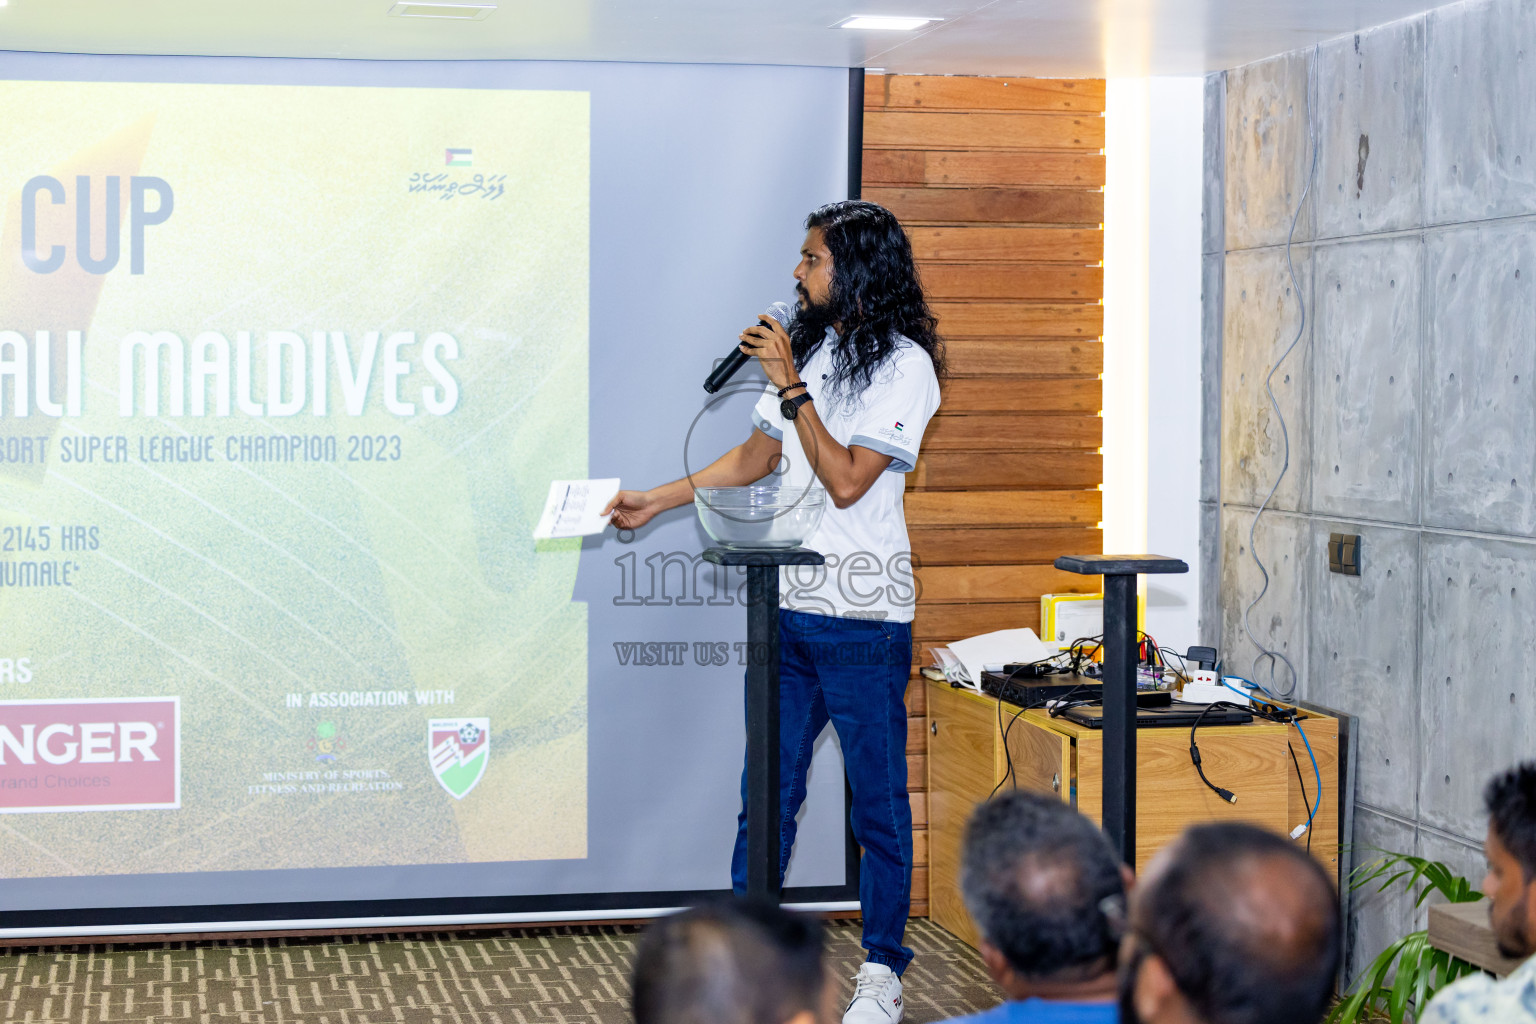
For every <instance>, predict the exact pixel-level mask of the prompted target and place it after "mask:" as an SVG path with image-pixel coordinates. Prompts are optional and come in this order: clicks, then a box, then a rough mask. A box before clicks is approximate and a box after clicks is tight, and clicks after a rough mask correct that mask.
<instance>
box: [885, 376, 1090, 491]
mask: <svg viewBox="0 0 1536 1024" xmlns="http://www.w3.org/2000/svg"><path fill="white" fill-rule="evenodd" d="M1103 396H1104V388H1103V386H1102V385H1101V384H1100V383H1099V380H1098V378H1096V377H1068V378H1065V379H1062V378H1046V379H1044V380H1042V379H1040V378H1037V377H1000V376H998V377H986V378H983V379H980V380H951V381H950V382H949V384H948V385H947V386H946V387H945V389H944V404H945V405H946V406H953V407H955V408H956V409H964V410H965V411H966V412H1091V413H1097V412H1098V411H1099V406H1100V405H1101V404H1102V400H1103ZM909 482H910V481H909ZM1095 482H1097V481H1095Z"/></svg>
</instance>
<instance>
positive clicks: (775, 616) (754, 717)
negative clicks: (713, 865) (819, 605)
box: [704, 548, 826, 902]
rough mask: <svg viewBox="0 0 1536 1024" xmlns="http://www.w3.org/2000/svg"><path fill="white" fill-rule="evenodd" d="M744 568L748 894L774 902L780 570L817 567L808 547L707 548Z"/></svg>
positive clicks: (717, 558)
mask: <svg viewBox="0 0 1536 1024" xmlns="http://www.w3.org/2000/svg"><path fill="white" fill-rule="evenodd" d="M704 560H705V561H706V562H713V563H714V564H715V565H742V566H746V569H747V807H746V810H747V895H748V896H752V897H756V898H759V899H771V900H773V901H775V902H777V901H778V897H779V845H780V843H781V842H782V837H781V835H780V829H779V566H781V565H822V564H824V563H825V562H826V559H825V558H823V557H822V556H821V553H820V552H818V551H811V550H809V549H808V548H789V549H786V550H743V549H738V548H708V549H706V550H705V552H704Z"/></svg>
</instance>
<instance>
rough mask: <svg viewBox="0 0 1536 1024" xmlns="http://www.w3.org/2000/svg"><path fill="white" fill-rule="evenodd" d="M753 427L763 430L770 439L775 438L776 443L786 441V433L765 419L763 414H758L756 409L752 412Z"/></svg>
mask: <svg viewBox="0 0 1536 1024" xmlns="http://www.w3.org/2000/svg"><path fill="white" fill-rule="evenodd" d="M752 425H753V426H754V427H756V428H757V429H758V430H761V431H762V432H763V433H765V434H767V435H768V436H769V437H771V438H773V439H774V440H775V441H782V440H784V431H782V430H780V429H779V428H778V427H776V426H774V425H773V424H772V423H769V422H768V421H767V420H765V419H763V415H762V413H760V412H758V411H757V410H756V409H753V410H752Z"/></svg>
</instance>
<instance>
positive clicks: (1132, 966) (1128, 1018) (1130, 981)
mask: <svg viewBox="0 0 1536 1024" xmlns="http://www.w3.org/2000/svg"><path fill="white" fill-rule="evenodd" d="M1146 958H1147V953H1146V950H1144V949H1142V948H1141V946H1140V944H1138V945H1137V946H1136V948H1135V949H1134V950H1132V951H1131V958H1130V959H1129V960H1127V961H1125V962H1124V963H1122V964H1121V965H1120V981H1119V984H1118V986H1117V989H1118V991H1117V994H1116V1002H1117V1003H1118V1004H1119V1006H1120V1024H1143V1022H1142V1019H1141V1018H1140V1017H1139V1016H1137V1014H1136V978H1137V976H1138V975H1140V974H1141V962H1142V961H1143V960H1145V959H1146Z"/></svg>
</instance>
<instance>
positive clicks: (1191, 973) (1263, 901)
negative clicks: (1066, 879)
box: [1120, 824, 1339, 1024]
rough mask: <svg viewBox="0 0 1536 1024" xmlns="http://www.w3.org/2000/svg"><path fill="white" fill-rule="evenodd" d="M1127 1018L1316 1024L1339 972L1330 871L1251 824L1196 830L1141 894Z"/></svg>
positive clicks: (1134, 904)
mask: <svg viewBox="0 0 1536 1024" xmlns="http://www.w3.org/2000/svg"><path fill="white" fill-rule="evenodd" d="M1127 924H1128V928H1127V931H1126V935H1125V938H1124V940H1123V943H1122V946H1121V950H1120V963H1121V972H1120V1013H1121V1020H1122V1022H1123V1024H1195V1022H1198V1024H1316V1022H1318V1021H1320V1020H1322V1018H1323V1014H1324V1012H1325V1011H1326V1010H1327V1008H1328V1003H1329V1000H1330V998H1331V997H1332V995H1333V990H1334V977H1335V974H1336V973H1337V971H1338V967H1339V899H1338V893H1337V891H1336V890H1335V888H1334V884H1333V881H1332V880H1331V879H1330V878H1329V877H1328V875H1327V873H1326V872H1325V871H1324V870H1323V869H1322V866H1321V865H1319V864H1318V863H1317V861H1315V860H1313V859H1312V857H1310V856H1309V855H1307V854H1306V853H1305V852H1303V851H1302V850H1300V849H1298V848H1296V847H1295V846H1293V845H1291V844H1290V843H1289V842H1287V841H1286V840H1285V839H1282V838H1281V837H1280V836H1277V835H1275V834H1273V833H1271V832H1266V831H1264V830H1262V829H1259V828H1255V827H1254V826H1252V825H1237V824H1233V825H1201V826H1197V827H1195V828H1191V829H1190V830H1188V831H1187V832H1185V833H1184V834H1183V835H1182V836H1180V837H1179V838H1178V839H1177V840H1175V841H1174V842H1173V844H1172V845H1170V846H1169V847H1167V848H1166V849H1165V850H1163V851H1162V852H1161V853H1159V854H1158V855H1157V856H1156V857H1154V858H1153V859H1152V862H1151V864H1150V865H1148V867H1147V871H1146V873H1145V874H1144V875H1143V876H1142V880H1141V882H1140V884H1139V885H1137V886H1136V888H1135V889H1134V890H1133V891H1132V893H1131V905H1130V914H1129V919H1128V922H1127Z"/></svg>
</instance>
